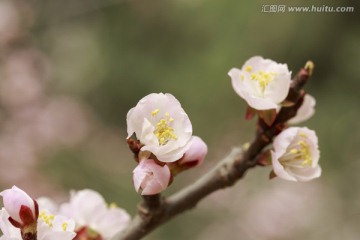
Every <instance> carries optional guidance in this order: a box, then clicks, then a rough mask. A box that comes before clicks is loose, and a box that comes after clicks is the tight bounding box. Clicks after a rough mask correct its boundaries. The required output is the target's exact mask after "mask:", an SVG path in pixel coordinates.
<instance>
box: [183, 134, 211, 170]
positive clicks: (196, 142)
mask: <svg viewBox="0 0 360 240" xmlns="http://www.w3.org/2000/svg"><path fill="white" fill-rule="evenodd" d="M207 152H208V148H207V145H206V143H205V142H204V141H203V140H202V139H201V138H199V137H198V136H193V137H192V138H191V140H190V142H189V149H188V150H187V151H186V152H185V154H184V157H183V158H182V159H181V160H180V161H179V165H187V166H189V167H194V166H198V165H200V164H202V163H203V161H204V159H205V156H206V154H207Z"/></svg>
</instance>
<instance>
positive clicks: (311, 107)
mask: <svg viewBox="0 0 360 240" xmlns="http://www.w3.org/2000/svg"><path fill="white" fill-rule="evenodd" d="M315 104H316V100H315V98H314V97H313V96H311V95H309V94H306V95H305V96H304V102H303V104H302V105H301V107H300V108H299V110H298V111H297V113H296V116H295V117H293V118H291V119H290V120H289V121H288V123H290V124H299V123H302V122H305V121H306V120H308V119H310V118H311V117H312V116H313V115H314V113H315Z"/></svg>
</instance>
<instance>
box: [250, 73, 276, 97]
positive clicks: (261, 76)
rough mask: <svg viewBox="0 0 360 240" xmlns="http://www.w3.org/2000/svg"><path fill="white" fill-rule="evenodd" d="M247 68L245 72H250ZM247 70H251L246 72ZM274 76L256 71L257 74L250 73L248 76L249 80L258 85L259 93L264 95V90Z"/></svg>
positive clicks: (273, 74) (274, 74)
mask: <svg viewBox="0 0 360 240" xmlns="http://www.w3.org/2000/svg"><path fill="white" fill-rule="evenodd" d="M249 67H250V66H248V67H246V68H245V71H247V72H250V71H251V70H252V68H251V67H250V68H249ZM249 69H251V70H250V71H248V70H249ZM275 76H276V73H274V72H263V71H261V70H260V71H258V72H257V73H252V74H250V78H251V80H254V81H257V82H258V83H259V86H260V89H261V92H262V93H263V94H264V92H265V88H266V87H267V86H268V85H269V83H271V82H272V81H273V80H274V78H275Z"/></svg>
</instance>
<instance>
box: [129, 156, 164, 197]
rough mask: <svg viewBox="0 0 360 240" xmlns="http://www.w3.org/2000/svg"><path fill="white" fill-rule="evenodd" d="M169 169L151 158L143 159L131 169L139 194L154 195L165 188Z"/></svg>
mask: <svg viewBox="0 0 360 240" xmlns="http://www.w3.org/2000/svg"><path fill="white" fill-rule="evenodd" d="M170 177H171V173H170V169H169V167H168V166H167V165H164V166H160V165H158V164H156V163H155V161H154V160H152V159H143V160H141V161H140V163H139V165H138V166H137V167H136V168H135V169H134V171H133V180H134V186H135V190H136V191H137V192H139V193H140V192H141V195H154V194H157V193H160V192H162V191H163V190H165V189H166V188H167V186H168V185H169V182H170Z"/></svg>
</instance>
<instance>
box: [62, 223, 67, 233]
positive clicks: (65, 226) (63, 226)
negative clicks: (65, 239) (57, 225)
mask: <svg viewBox="0 0 360 240" xmlns="http://www.w3.org/2000/svg"><path fill="white" fill-rule="evenodd" d="M67 226H68V223H67V222H63V224H61V227H62V230H64V231H66V228H67Z"/></svg>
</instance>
